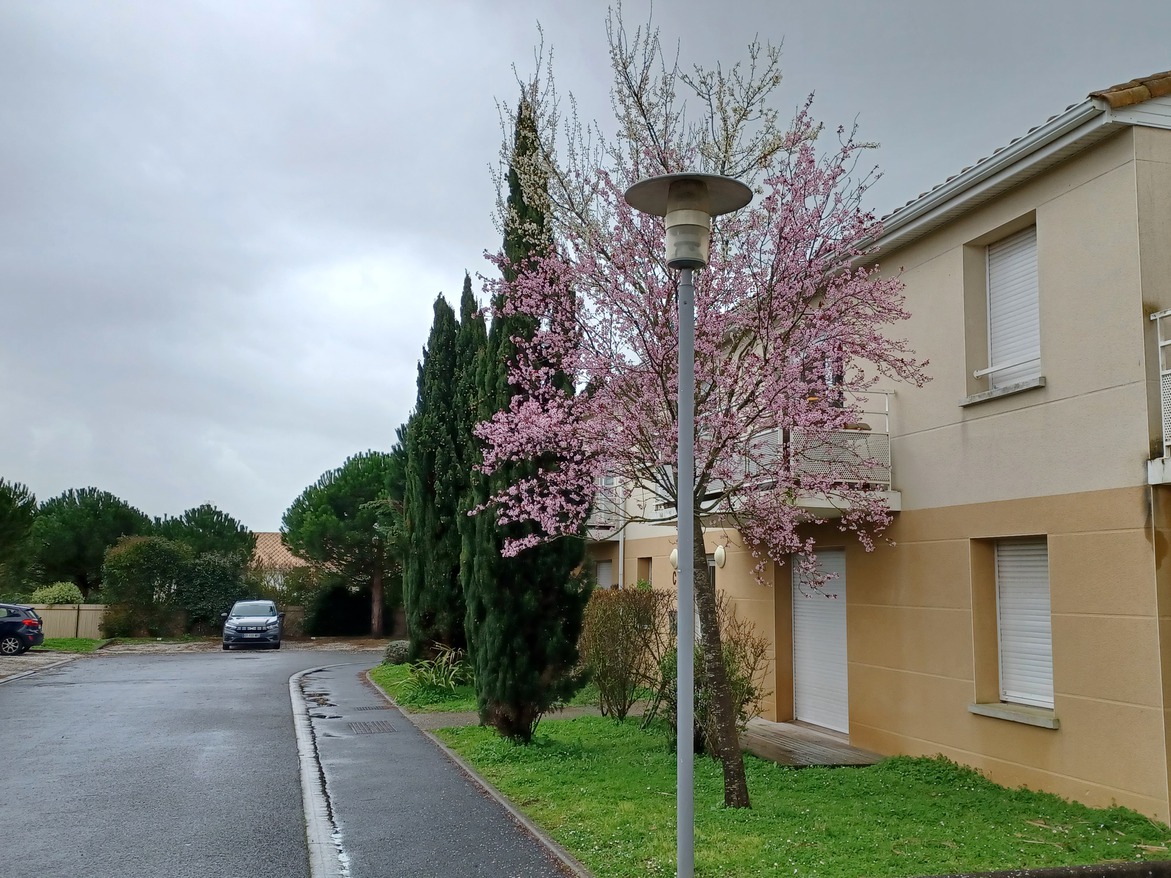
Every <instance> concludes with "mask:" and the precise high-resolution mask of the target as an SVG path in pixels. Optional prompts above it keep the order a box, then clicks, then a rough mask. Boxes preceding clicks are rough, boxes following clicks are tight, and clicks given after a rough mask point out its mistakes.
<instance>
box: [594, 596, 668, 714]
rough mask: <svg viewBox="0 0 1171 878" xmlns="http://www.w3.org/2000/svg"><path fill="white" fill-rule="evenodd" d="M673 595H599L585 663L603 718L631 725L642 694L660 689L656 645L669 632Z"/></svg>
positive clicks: (595, 601)
mask: <svg viewBox="0 0 1171 878" xmlns="http://www.w3.org/2000/svg"><path fill="white" fill-rule="evenodd" d="M669 606H670V595H668V594H666V593H664V592H655V591H650V590H648V589H622V590H605V591H595V592H594V593H593V594H591V595H590V601H589V603H588V604H587V605H586V609H585V617H584V619H583V622H582V632H581V640H580V641H579V643H578V648H579V650H580V651H581V658H582V663H583V664H584V665H585V669H586V671H587V673H588V674H589V677H590V679H591V680H592V681H593V683H594V685H595V686H597V690H598V706H599V707H600V708H601V710H602V715H603V716H612V717H614V718H615V719H619V720H622V719H625V718H626V715H627V714H628V713H629V712H630V708H631V706H632V705H633V704H634V702H635V700H636V699H637V697H638V693H639V691H640V690H641V689H643V688H644V687H646V686H647V685H648V684H649V685H652V686H653V685H654V683H655V682H656V680H655V679H654V674H655V670H656V667H655V656H654V652H653V650H652V643H653V641H654V639H655V638H656V637H657V636H659V634H660V633H661V632H662V631H664V630H665V629H666V628H667V613H668V609H669Z"/></svg>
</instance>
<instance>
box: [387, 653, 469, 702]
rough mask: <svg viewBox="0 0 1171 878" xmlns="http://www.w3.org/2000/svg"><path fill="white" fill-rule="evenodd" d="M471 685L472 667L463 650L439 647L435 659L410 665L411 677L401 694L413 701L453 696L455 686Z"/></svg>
mask: <svg viewBox="0 0 1171 878" xmlns="http://www.w3.org/2000/svg"><path fill="white" fill-rule="evenodd" d="M471 683H472V666H471V665H470V664H469V663H468V661H467V658H466V657H465V656H464V653H463V650H461V649H452V648H451V647H450V646H440V647H438V648H437V653H436V656H435V658H433V659H427V660H425V661H420V662H415V663H414V664H413V665H411V675H410V677H408V678H407V681H406V682H405V683H404V684H403V694H404V695H406V696H407V698H409V699H414V700H418V699H419V698H420V697H421V696H433V697H443V696H446V695H453V694H455V689H456V687H457V686H459V685H461V684H471Z"/></svg>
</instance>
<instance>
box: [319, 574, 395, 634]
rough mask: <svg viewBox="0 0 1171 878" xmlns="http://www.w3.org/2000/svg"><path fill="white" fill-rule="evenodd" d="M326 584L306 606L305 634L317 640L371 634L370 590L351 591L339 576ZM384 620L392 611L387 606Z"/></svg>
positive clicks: (384, 604) (384, 605)
mask: <svg viewBox="0 0 1171 878" xmlns="http://www.w3.org/2000/svg"><path fill="white" fill-rule="evenodd" d="M325 577H326V582H325V584H323V585H322V586H321V587H320V588H319V589H318V590H317V591H316V592H314V594H313V595H312V597H310V599H309V601H308V603H306V605H305V633H306V634H310V635H313V636H315V637H363V636H365V635H367V634H369V633H370V588H369V587H368V586H365V587H362V588H359V589H356V590H355V589H352V588H351V587H350V586H349V585H348V583H347V582H346V581H345V580H344V579H343V578H342V577H341V576H339V575H338V574H333V573H330V574H325ZM387 592H389V589H388V590H387ZM382 612H383V617H384V618H387V619H389V618H390V612H391V608H390V607H389V606H387V604H386V603H385V602H384V603H383V605H382Z"/></svg>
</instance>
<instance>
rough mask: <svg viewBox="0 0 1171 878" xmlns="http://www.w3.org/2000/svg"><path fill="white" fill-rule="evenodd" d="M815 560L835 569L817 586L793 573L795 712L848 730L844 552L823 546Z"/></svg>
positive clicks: (825, 568)
mask: <svg viewBox="0 0 1171 878" xmlns="http://www.w3.org/2000/svg"><path fill="white" fill-rule="evenodd" d="M817 561H818V565H819V566H820V567H821V569H822V570H823V571H825V572H826V573H836V574H837V579H834V580H832V581H830V582H828V583H826V584H825V585H824V586H822V587H821V589H820V590H819V589H815V588H812V587H810V586H804V587H802V583H801V581H800V574H799V573H798V572H796V571H794V576H793V713H794V715H795V716H796V718H797V719H799V720H803V721H804V722H807V723H812V724H813V725H817V726H823V727H825V728H827V729H834V730H836V731H839V732H847V733H848V732H849V731H850V712H849V692H848V689H847V686H846V678H847V673H846V553H845V552H844V551H843V550H841V549H827V550H824V551H821V552H819V553H818V556H817Z"/></svg>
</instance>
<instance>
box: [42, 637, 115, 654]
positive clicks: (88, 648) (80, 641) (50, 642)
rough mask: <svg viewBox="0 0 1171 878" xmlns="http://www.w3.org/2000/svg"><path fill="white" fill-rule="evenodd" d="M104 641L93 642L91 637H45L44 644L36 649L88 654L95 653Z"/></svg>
mask: <svg viewBox="0 0 1171 878" xmlns="http://www.w3.org/2000/svg"><path fill="white" fill-rule="evenodd" d="M105 642H106V641H104V640H95V639H94V638H92V637H46V638H45V642H44V643H42V644H41V645H40V646H38V647H37V649H45V650H48V651H49V652H71V653H90V652H94V651H96V650H97V649H98V648H99V647H100V646H101V645H102V644H103V643H105Z"/></svg>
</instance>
